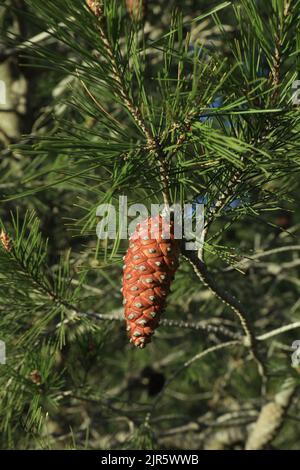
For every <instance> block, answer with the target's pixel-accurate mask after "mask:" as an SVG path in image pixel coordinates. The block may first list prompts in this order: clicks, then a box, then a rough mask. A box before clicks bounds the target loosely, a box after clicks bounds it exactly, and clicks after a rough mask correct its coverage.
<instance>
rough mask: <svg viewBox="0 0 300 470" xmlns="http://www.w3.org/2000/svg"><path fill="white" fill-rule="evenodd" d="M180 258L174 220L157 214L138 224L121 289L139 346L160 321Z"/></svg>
mask: <svg viewBox="0 0 300 470" xmlns="http://www.w3.org/2000/svg"><path fill="white" fill-rule="evenodd" d="M178 260H179V243H178V240H175V239H174V222H173V221H171V222H170V223H169V221H167V220H166V219H165V218H163V217H162V216H160V215H158V216H155V217H152V218H151V217H149V218H147V219H146V220H144V221H143V222H141V223H140V224H138V226H137V228H136V231H135V232H134V234H133V235H132V237H131V238H130V244H129V248H128V251H127V254H126V256H125V257H124V262H125V264H124V268H123V269H124V274H123V289H122V292H123V297H124V305H125V320H126V324H127V331H128V334H129V337H130V342H131V343H133V344H134V345H135V346H137V347H139V348H144V347H145V346H146V344H147V343H149V342H150V341H151V336H152V335H153V333H154V331H155V329H156V327H157V326H158V324H159V320H160V316H161V313H162V312H163V310H164V308H165V303H166V297H167V295H168V294H169V292H170V285H171V282H172V280H173V279H174V275H175V272H176V270H177V268H178Z"/></svg>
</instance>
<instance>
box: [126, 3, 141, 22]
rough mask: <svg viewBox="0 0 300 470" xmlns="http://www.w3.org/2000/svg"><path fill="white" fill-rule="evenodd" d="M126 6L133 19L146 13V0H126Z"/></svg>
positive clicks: (138, 18) (137, 18) (139, 17)
mask: <svg viewBox="0 0 300 470" xmlns="http://www.w3.org/2000/svg"><path fill="white" fill-rule="evenodd" d="M126 6H127V10H128V12H129V13H130V15H131V17H132V18H133V19H134V20H140V19H142V18H144V16H145V14H146V0H126Z"/></svg>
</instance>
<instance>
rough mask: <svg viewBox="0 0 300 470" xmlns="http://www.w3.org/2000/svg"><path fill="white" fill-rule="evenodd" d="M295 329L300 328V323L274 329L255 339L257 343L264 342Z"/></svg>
mask: <svg viewBox="0 0 300 470" xmlns="http://www.w3.org/2000/svg"><path fill="white" fill-rule="evenodd" d="M297 328H300V321H298V322H295V323H291V324H290V325H284V326H281V327H280V328H276V329H275V330H272V331H269V332H268V333H265V334H263V335H260V336H257V337H256V339H257V340H258V341H265V340H266V339H269V338H273V336H277V335H281V334H282V333H286V332H287V331H291V330H295V329H297Z"/></svg>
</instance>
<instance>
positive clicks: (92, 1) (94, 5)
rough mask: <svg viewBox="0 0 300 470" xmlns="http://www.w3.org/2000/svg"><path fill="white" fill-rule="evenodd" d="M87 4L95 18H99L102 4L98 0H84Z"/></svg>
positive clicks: (101, 12)
mask: <svg viewBox="0 0 300 470" xmlns="http://www.w3.org/2000/svg"><path fill="white" fill-rule="evenodd" d="M86 3H87V6H88V7H89V9H90V10H91V12H92V13H94V15H95V16H97V18H100V17H101V16H102V14H103V10H102V4H101V2H100V1H97V0H86Z"/></svg>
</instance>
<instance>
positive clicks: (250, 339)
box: [182, 244, 266, 388]
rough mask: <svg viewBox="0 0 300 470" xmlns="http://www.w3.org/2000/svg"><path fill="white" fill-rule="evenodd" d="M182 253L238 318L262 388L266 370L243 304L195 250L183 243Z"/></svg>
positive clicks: (206, 284) (205, 283)
mask: <svg viewBox="0 0 300 470" xmlns="http://www.w3.org/2000/svg"><path fill="white" fill-rule="evenodd" d="M182 253H183V256H184V258H185V259H186V260H187V261H188V262H189V263H190V264H191V265H192V266H193V268H194V271H195V273H196V275H197V276H198V277H199V279H200V280H201V282H202V283H203V284H204V285H205V286H206V287H208V288H209V289H210V290H211V291H212V292H213V293H214V295H215V296H216V297H217V298H218V299H219V300H221V301H222V302H223V303H224V304H225V305H227V306H228V307H230V308H231V310H232V311H233V312H234V314H235V315H236V316H237V318H238V319H239V322H240V324H241V326H242V328H243V330H244V333H245V341H244V344H245V346H247V347H249V349H250V350H251V353H252V356H253V359H254V360H255V362H256V364H257V367H258V371H259V373H260V375H261V378H262V384H263V388H264V386H265V384H266V370H265V366H264V364H263V363H262V361H261V359H260V358H259V356H258V353H257V348H256V340H255V336H254V333H253V332H252V328H251V326H250V324H249V322H248V319H247V312H246V311H245V310H244V308H243V306H242V305H241V303H240V302H239V300H238V299H236V298H235V297H234V296H232V295H231V294H230V293H229V292H227V291H225V290H223V289H221V288H220V286H219V285H218V284H217V283H216V282H215V280H214V279H213V278H212V277H211V275H210V274H209V272H208V270H207V268H206V265H205V263H204V262H203V261H201V260H200V259H199V258H198V256H197V255H196V253H195V252H193V251H187V250H185V248H184V245H183V244H182Z"/></svg>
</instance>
